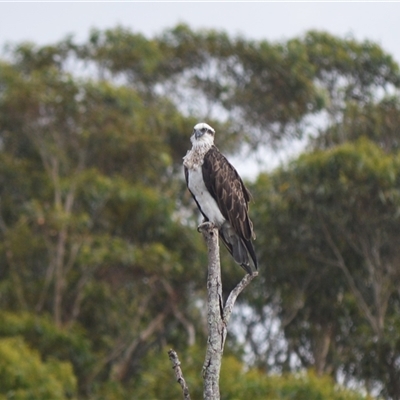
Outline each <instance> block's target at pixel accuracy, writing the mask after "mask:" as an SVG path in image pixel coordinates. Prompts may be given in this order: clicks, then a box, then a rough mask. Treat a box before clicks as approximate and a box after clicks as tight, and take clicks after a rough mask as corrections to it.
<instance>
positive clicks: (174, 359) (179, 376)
mask: <svg viewBox="0 0 400 400" xmlns="http://www.w3.org/2000/svg"><path fill="white" fill-rule="evenodd" d="M168 356H169V359H170V360H171V363H172V368H173V370H174V372H175V378H176V381H177V382H178V383H179V384H180V385H181V388H182V392H183V399H184V400H190V394H189V388H188V386H187V384H186V381H185V378H184V377H183V373H182V370H181V362H180V361H179V358H178V354H176V351H174V350H172V349H171V350H170V351H169V352H168Z"/></svg>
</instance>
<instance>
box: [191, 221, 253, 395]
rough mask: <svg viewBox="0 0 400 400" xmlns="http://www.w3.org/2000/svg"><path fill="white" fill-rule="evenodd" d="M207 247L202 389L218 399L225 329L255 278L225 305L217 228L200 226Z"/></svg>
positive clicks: (243, 284)
mask: <svg viewBox="0 0 400 400" xmlns="http://www.w3.org/2000/svg"><path fill="white" fill-rule="evenodd" d="M199 230H200V231H201V232H202V233H203V236H204V238H205V239H206V242H207V248H208V279H207V291H208V312H207V322H208V341H207V351H206V357H205V361H204V365H203V379H204V390H203V397H204V399H206V400H219V399H220V392H219V375H220V370H221V362H222V354H223V351H224V345H225V340H226V335H227V332H228V330H227V326H228V323H229V319H230V316H231V313H232V309H233V306H234V304H235V302H236V299H237V297H238V296H239V294H240V293H241V292H242V291H243V290H244V289H245V287H246V286H247V285H248V284H249V283H250V282H251V281H252V280H253V279H254V278H255V277H256V276H257V275H258V273H257V272H253V274H252V275H250V274H247V275H245V276H244V277H243V279H242V280H241V281H240V282H239V283H238V285H237V286H236V287H235V288H234V289H233V290H232V292H231V293H230V295H229V296H228V299H227V301H226V304H225V305H224V303H223V298H222V281H221V264H220V258H219V241H218V229H217V228H216V227H215V226H214V225H213V224H211V223H203V224H201V225H200V226H199Z"/></svg>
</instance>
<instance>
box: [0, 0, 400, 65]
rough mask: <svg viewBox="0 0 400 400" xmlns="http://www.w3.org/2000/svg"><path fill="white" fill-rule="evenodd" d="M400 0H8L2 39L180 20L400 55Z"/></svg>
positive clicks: (0, 14) (152, 29)
mask: <svg viewBox="0 0 400 400" xmlns="http://www.w3.org/2000/svg"><path fill="white" fill-rule="evenodd" d="M399 21H400V2H374V3H369V2H345V3H342V2H340V3H339V2H115V1H114V2H56V1H49V2H18V1H12V2H3V1H1V0H0V45H2V44H4V43H5V42H19V41H23V40H31V41H34V42H36V43H38V44H47V43H52V42H54V41H57V40H60V39H62V38H63V37H64V36H65V35H67V34H73V35H74V36H75V37H76V38H77V39H78V40H85V38H86V37H87V36H88V33H89V29H90V28H92V27H96V28H99V29H105V28H112V27H115V26H116V25H117V24H120V25H122V26H124V27H129V28H131V29H132V30H133V31H137V32H142V33H143V34H145V35H147V36H151V35H153V34H155V33H159V32H160V31H161V30H162V29H164V28H168V27H172V26H174V25H175V24H177V23H178V22H186V23H188V24H189V26H190V27H192V28H215V29H222V30H226V31H227V32H228V33H230V34H233V35H235V34H242V35H244V36H245V37H247V38H254V39H262V38H265V39H268V40H279V39H287V38H291V37H293V36H296V35H299V34H302V33H303V32H305V31H306V30H309V29H323V30H327V31H329V32H331V33H333V34H336V35H340V36H344V35H353V36H354V37H355V38H357V39H367V38H368V39H371V40H374V41H376V42H378V43H379V44H380V45H381V46H382V47H383V48H384V49H386V50H387V51H388V52H390V53H391V54H392V55H394V56H395V58H396V60H397V61H400V22H399Z"/></svg>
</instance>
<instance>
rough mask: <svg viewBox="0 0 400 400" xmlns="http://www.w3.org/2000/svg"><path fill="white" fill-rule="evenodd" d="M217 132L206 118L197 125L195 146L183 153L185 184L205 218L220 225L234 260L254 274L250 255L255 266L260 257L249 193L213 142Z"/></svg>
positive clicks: (223, 239)
mask: <svg viewBox="0 0 400 400" xmlns="http://www.w3.org/2000/svg"><path fill="white" fill-rule="evenodd" d="M214 135H215V130H214V129H213V128H211V126H210V125H207V124H206V123H204V122H202V123H199V124H197V125H196V126H195V127H194V130H193V134H192V136H191V138H190V140H191V142H192V145H193V147H192V149H191V150H190V151H188V152H187V154H186V156H185V157H183V165H184V170H185V178H186V184H187V187H188V189H189V191H190V193H191V194H192V196H193V198H194V200H195V201H196V203H197V206H198V208H199V210H200V211H201V213H202V214H203V216H204V218H205V221H209V222H212V223H213V224H214V225H215V226H216V227H217V228H218V232H219V236H220V238H221V239H222V241H223V243H224V244H225V246H226V247H227V249H228V251H229V252H230V253H231V255H232V257H233V258H234V260H235V261H236V262H237V263H238V264H240V265H241V266H242V267H243V268H244V269H245V270H246V271H247V272H248V273H249V274H251V273H252V268H251V265H250V259H251V261H252V263H253V265H254V267H255V268H256V269H257V259H256V254H255V251H254V247H253V244H252V241H251V239H255V234H254V232H253V224H252V222H251V221H250V218H249V215H248V211H249V206H248V203H249V201H250V193H249V191H248V190H247V189H246V187H245V186H244V183H243V181H242V179H241V178H240V176H239V174H238V173H237V171H236V169H235V168H234V167H233V166H232V165H231V164H230V163H229V161H228V160H227V159H226V158H225V157H224V156H223V155H222V154H221V153H220V152H219V150H218V149H217V147H216V146H215V145H214ZM249 256H250V257H249Z"/></svg>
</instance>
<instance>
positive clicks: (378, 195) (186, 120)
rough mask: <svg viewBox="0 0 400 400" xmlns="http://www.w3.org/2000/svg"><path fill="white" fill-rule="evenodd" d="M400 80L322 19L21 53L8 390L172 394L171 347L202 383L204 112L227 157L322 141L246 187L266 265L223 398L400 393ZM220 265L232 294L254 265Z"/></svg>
mask: <svg viewBox="0 0 400 400" xmlns="http://www.w3.org/2000/svg"><path fill="white" fill-rule="evenodd" d="M399 86H400V71H399V67H398V65H397V63H396V62H395V61H394V59H393V58H392V57H391V56H390V54H387V53H386V52H385V51H384V50H383V49H382V48H381V47H380V46H379V45H377V44H375V43H372V42H369V41H364V42H359V41H357V40H355V39H353V38H339V37H335V36H333V35H331V34H329V33H326V32H318V31H310V32H307V33H305V34H304V35H302V36H300V37H297V38H292V39H289V40H285V41H280V42H270V41H267V40H261V41H255V40H250V39H247V38H244V37H230V36H229V35H228V34H226V33H225V32H220V31H216V30H202V31H195V30H192V29H190V27H188V26H186V25H177V26H175V27H173V28H171V29H167V30H165V31H163V32H161V33H160V34H159V35H155V36H154V37H152V38H147V37H145V36H144V35H142V34H140V33H134V32H132V31H130V30H128V29H125V28H122V27H116V28H114V29H109V30H104V31H101V30H96V29H94V30H92V31H91V32H90V33H89V36H88V38H87V40H85V41H84V42H81V43H78V42H77V41H75V40H74V39H73V38H72V37H69V38H66V39H65V40H62V41H60V42H58V43H53V44H49V45H46V46H37V45H35V44H34V43H29V42H26V43H20V44H15V45H12V46H9V48H8V52H7V53H5V54H4V55H3V57H2V60H1V61H0V238H1V240H0V263H1V264H0V265H1V267H0V353H1V354H3V355H2V356H1V357H0V370H1V371H4V374H0V380H1V377H3V375H4V379H5V380H6V381H7V384H4V385H3V384H1V385H0V398H9V397H10V396H11V394H10V393H11V392H13V393H14V391H17V392H15V393H18V396H19V397H18V396H17V397H15V398H21V399H25V398H30V399H44V398H52V399H56V398H57V399H58V398H60V399H64V398H79V399H84V398H90V399H111V398H113V399H122V398H127V397H128V396H129V393H136V395H137V398H143V399H148V398H157V399H162V398H171V396H178V394H179V391H178V388H177V387H176V388H175V387H172V385H173V377H172V374H171V375H169V372H170V371H169V370H170V365H169V362H168V358H167V356H166V348H167V346H170V345H173V346H174V347H175V348H177V349H178V350H179V352H180V354H184V357H183V358H184V359H185V362H186V365H187V367H186V370H187V369H188V368H193V373H191V372H190V373H189V379H190V380H191V382H192V383H193V385H192V387H193V386H196V384H197V383H198V381H199V376H198V375H199V371H200V369H201V367H200V369H199V367H198V366H197V364H198V360H199V357H201V356H200V354H201V350H200V348H201V345H200V344H201V343H204V341H205V326H206V321H205V317H204V310H203V308H204V307H203V305H204V301H205V295H204V292H205V289H206V288H205V281H206V280H205V274H206V259H207V257H206V254H205V251H206V250H205V246H204V243H203V242H202V240H201V237H200V235H199V234H198V233H197V231H196V226H197V222H198V213H197V210H196V207H195V205H194V204H193V202H192V201H191V199H190V196H189V194H188V193H187V190H186V189H185V185H184V180H183V176H182V169H181V162H182V157H183V156H184V155H185V152H186V150H187V149H188V148H189V145H190V142H189V136H190V133H191V131H192V128H193V125H194V124H195V123H196V122H198V121H200V120H207V122H208V123H210V124H211V125H212V126H213V127H214V128H215V129H216V132H217V136H216V142H217V145H218V146H219V147H220V149H221V150H222V151H223V152H224V153H225V154H227V155H233V154H236V152H238V151H240V150H242V149H243V148H246V149H250V153H249V157H251V156H252V155H253V153H252V151H255V150H257V149H263V148H265V146H274V145H277V144H279V143H281V142H282V141H284V142H285V143H286V145H287V146H291V145H292V140H293V139H295V138H308V148H307V149H305V151H304V152H303V154H301V155H300V156H299V157H298V158H296V159H294V160H292V161H290V162H287V163H286V164H285V165H283V166H282V167H280V168H278V169H276V170H274V171H272V172H268V173H267V172H264V173H262V174H260V175H259V176H258V177H255V179H254V182H252V183H251V185H250V186H251V191H252V194H253V198H254V203H253V204H252V206H251V212H252V217H253V220H254V221H255V230H256V233H257V241H256V250H257V254H258V257H259V262H260V276H259V278H258V283H257V287H256V288H255V289H254V290H252V291H248V292H246V293H245V294H244V296H243V298H242V300H241V307H239V310H240V312H238V315H237V316H236V317H235V318H234V320H235V321H236V322H234V324H236V325H237V329H234V330H233V331H234V332H236V331H237V332H239V333H237V334H232V335H231V336H230V337H228V347H229V350H228V351H229V354H228V357H227V359H226V361H225V363H223V368H225V370H223V371H222V379H221V392H222V394H224V393H225V396H226V397H225V398H226V399H236V398H242V397H244V394H245V393H246V395H247V396H248V395H249V394H250V393H251V396H252V398H254V399H258V398H259V399H268V398H271V399H272V398H274V399H277V398H279V399H287V398H298V399H300V398H304V396H306V397H307V398H309V399H313V398H316V399H317V398H322V397H323V398H325V399H353V398H354V399H356V398H357V399H358V398H365V397H366V396H365V395H364V394H363V393H368V394H372V395H380V396H382V397H384V398H387V399H399V398H400V386H399V382H398V378H397V377H398V376H399V374H400V370H399V369H400V368H399V357H400V356H399V354H400V337H399V335H398V333H397V332H398V330H399V329H398V327H399V326H400V317H399V312H398V311H399V309H400V303H399V291H398V287H399V284H400V265H399V263H398V259H399V258H398V252H399V250H398V246H397V242H398V240H399V233H400V232H399V228H398V219H399V218H400V176H399V171H400V168H399V167H400V158H399V157H400V155H399V144H398V143H399V142H398V141H399V139H398V137H397V136H398V122H399V121H400V103H399ZM222 268H223V275H224V276H223V279H224V285H225V287H226V288H227V289H228V290H229V288H230V287H232V286H233V285H234V284H235V283H236V282H237V280H238V277H240V274H241V273H242V271H241V270H240V268H238V267H237V265H235V264H234V263H233V262H232V261H231V259H230V258H229V256H227V254H226V253H223V254H222ZM241 336H242V337H241ZM243 338H244V339H243ZM163 360H164V361H163ZM196 368H197V369H196ZM32 371H34V373H33V372H32ZM168 371H169V372H168ZM224 371H225V372H224ZM46 376H47V380H46V381H45V380H44V377H46ZM335 382H340V383H341V384H343V385H344V386H346V385H348V384H349V385H350V386H352V387H353V388H354V387H356V388H358V389H360V391H359V392H352V391H350V390H345V389H343V390H342V389H338V388H337V385H336V384H335ZM200 386H201V385H199V387H200ZM175 389H176V390H175ZM305 393H306V394H307V395H306V394H305ZM7 396H8V397H7ZM168 396H169V397H168Z"/></svg>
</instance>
